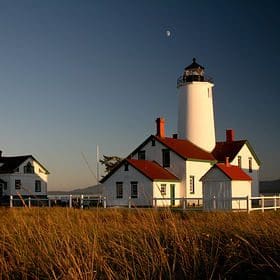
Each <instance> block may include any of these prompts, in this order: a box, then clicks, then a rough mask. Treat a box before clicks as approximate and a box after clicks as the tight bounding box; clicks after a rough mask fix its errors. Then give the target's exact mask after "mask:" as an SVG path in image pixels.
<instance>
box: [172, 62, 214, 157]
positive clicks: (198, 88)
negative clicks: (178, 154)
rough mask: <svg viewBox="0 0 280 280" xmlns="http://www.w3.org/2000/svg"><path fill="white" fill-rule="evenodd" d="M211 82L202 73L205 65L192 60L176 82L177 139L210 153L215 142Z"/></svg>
mask: <svg viewBox="0 0 280 280" xmlns="http://www.w3.org/2000/svg"><path fill="white" fill-rule="evenodd" d="M213 86H214V84H213V83H212V81H211V79H210V78H206V77H205V76H204V67H202V66H201V65H199V64H197V63H196V61H195V58H194V59H193V63H192V64H191V65H189V66H187V67H186V68H185V71H184V74H183V76H181V77H180V78H179V79H178V81H177V88H178V91H179V111H178V138H181V139H187V140H189V141H190V142H192V143H193V144H195V145H197V146H198V147H200V148H202V149H204V150H206V151H208V152H211V151H212V150H213V149H214V147H215V145H216V139H215V124H214V111H213V98H212V87H213Z"/></svg>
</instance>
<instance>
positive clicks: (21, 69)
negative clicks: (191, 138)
mask: <svg viewBox="0 0 280 280" xmlns="http://www.w3.org/2000/svg"><path fill="white" fill-rule="evenodd" d="M278 10H279V4H278V1H276V0H275V1H270V0H268V1H217V0H212V1H86V0H84V1H78V0H77V1H71V0H67V1H66V0H65V1H63V0H60V1H52V0H48V1H39V0H37V1H28V0H25V1H22V0H21V1H13V0H11V1H0V40H1V43H0V95H1V102H0V116H1V118H0V128H1V142H0V143H1V145H0V147H1V149H2V150H3V154H4V155H20V154H33V155H34V156H35V157H36V158H37V159H38V160H39V161H41V162H42V163H43V164H44V165H45V166H46V167H47V168H48V169H49V170H50V172H51V175H50V178H49V189H71V188H75V187H86V186H89V185H93V184H95V183H96V179H95V178H94V176H93V175H92V173H91V172H90V170H89V168H88V166H87V164H86V162H85V159H84V158H83V156H82V154H84V155H85V156H86V159H87V161H88V163H89V165H90V166H91V168H92V169H93V170H95V166H96V160H95V150H96V145H97V144H98V145H99V147H100V153H101V154H106V155H119V156H126V155H128V154H129V153H130V152H131V150H133V149H134V148H135V147H137V146H138V145H139V144H140V143H141V142H142V141H144V140H145V139H146V137H148V136H149V135H150V134H153V133H154V131H155V119H156V118H157V117H158V116H162V117H164V118H165V119H166V130H167V134H169V135H171V134H172V133H175V132H176V130H177V127H176V126H177V125H176V123H177V106H178V104H177V102H178V99H177V91H176V79H177V77H178V76H180V75H181V73H182V71H183V69H184V67H185V66H187V65H189V64H190V63H191V61H192V58H193V57H196V58H197V61H198V63H200V64H202V65H203V66H204V67H205V68H206V72H207V74H208V75H210V76H212V77H213V78H214V83H215V88H214V104H215V124H216V136H217V139H218V140H223V139H224V133H225V130H226V129H227V128H232V129H234V130H235V134H236V138H239V139H248V140H249V141H250V143H251V144H252V146H253V147H254V149H255V151H256V152H257V154H258V156H259V158H260V159H261V161H262V169H261V178H262V179H276V178H280V172H279V164H277V162H278V160H279V158H280V149H279V148H278V146H279V140H280V129H279V124H280V116H279V109H278V107H279V101H280V97H279V96H280V84H279V65H280V55H279V50H280V29H279V26H280V16H279V13H278ZM166 29H169V30H171V36H170V37H166V35H165V31H166Z"/></svg>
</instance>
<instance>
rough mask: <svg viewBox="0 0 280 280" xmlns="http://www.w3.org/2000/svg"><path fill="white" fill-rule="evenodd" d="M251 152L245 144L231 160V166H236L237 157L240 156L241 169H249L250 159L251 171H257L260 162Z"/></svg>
mask: <svg viewBox="0 0 280 280" xmlns="http://www.w3.org/2000/svg"><path fill="white" fill-rule="evenodd" d="M252 151H253V150H252V148H251V147H250V145H249V144H247V143H245V144H244V145H243V146H242V147H241V149H240V150H239V151H238V153H237V154H236V155H235V157H234V158H233V159H232V161H231V164H233V165H238V157H239V156H240V157H241V167H242V169H249V158H252V169H254V170H256V169H259V167H260V161H259V159H258V158H257V157H256V155H255V153H252Z"/></svg>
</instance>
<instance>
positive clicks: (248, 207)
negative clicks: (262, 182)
mask: <svg viewBox="0 0 280 280" xmlns="http://www.w3.org/2000/svg"><path fill="white" fill-rule="evenodd" d="M250 201H251V200H250V197H249V195H247V212H248V213H250V211H251V207H250Z"/></svg>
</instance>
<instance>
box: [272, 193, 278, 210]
mask: <svg viewBox="0 0 280 280" xmlns="http://www.w3.org/2000/svg"><path fill="white" fill-rule="evenodd" d="M273 206H274V211H276V209H277V199H276V194H275V195H274V203H273Z"/></svg>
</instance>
